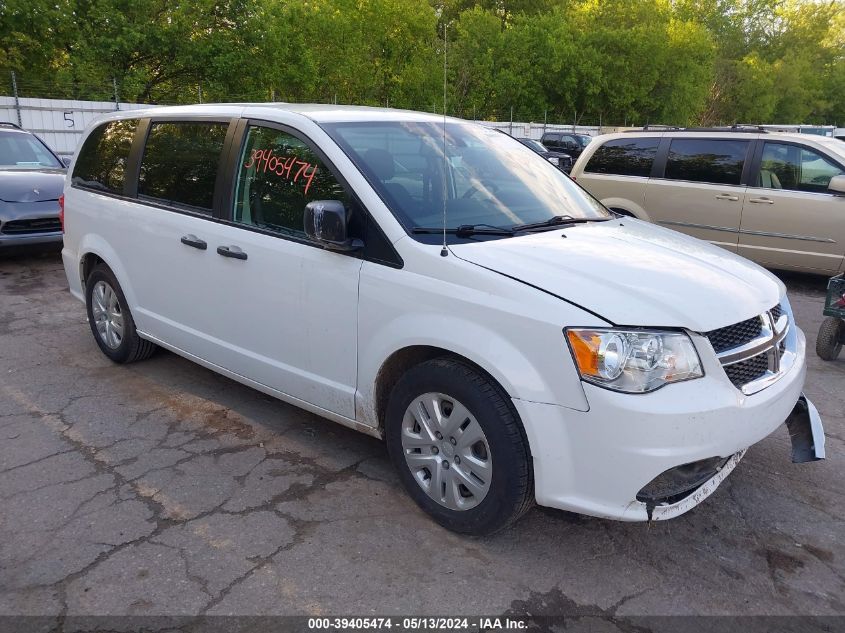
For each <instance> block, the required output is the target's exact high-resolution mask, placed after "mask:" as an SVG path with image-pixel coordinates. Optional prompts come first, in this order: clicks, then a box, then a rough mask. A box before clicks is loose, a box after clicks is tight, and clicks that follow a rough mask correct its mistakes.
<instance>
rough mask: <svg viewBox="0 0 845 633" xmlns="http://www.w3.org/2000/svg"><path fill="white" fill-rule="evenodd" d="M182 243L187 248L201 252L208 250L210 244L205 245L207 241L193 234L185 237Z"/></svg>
mask: <svg viewBox="0 0 845 633" xmlns="http://www.w3.org/2000/svg"><path fill="white" fill-rule="evenodd" d="M181 242H182V244H184V245H185V246H191V247H192V248H198V249H200V250H201V251H204V250H205V249H207V248H208V244H206V243H205V240H201V239H200V238H198V237H197V236H196V235H194V234H193V233H189V234H188V235H183V236H182V240H181Z"/></svg>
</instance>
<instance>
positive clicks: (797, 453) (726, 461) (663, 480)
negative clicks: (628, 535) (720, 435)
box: [637, 393, 825, 521]
mask: <svg viewBox="0 0 845 633" xmlns="http://www.w3.org/2000/svg"><path fill="white" fill-rule="evenodd" d="M785 424H786V426H787V429H788V430H789V438H790V440H791V442H792V461H793V463H796V464H803V463H805V462H813V461H818V460H821V459H824V458H825V453H824V444H825V437H824V427H823V425H822V419H821V416H820V415H819V412H818V409H816V407H815V405H813V403H812V402H810V400H809V399H808V398H807V396H805V395H804V394H803V393H802V394H801V397H799V398H798V402H796V403H795V407H793V409H792V413H790V414H789V417H788V418H787V419H786V422H785ZM744 455H745V450H742V451H739V452H737V453H734V454H733V455H731V456H730V457H727V458H726V457H711V458H709V459H703V460H699V461H697V462H693V463H690V464H684V465H682V466H676V467H675V468H671V469H669V470H667V471H665V472H663V473H661V474H660V475H658V476H657V477H655V478H654V479H653V480H652V481H650V482H649V483H648V484H646V485H645V486H644V487H643V488H642V489H641V490H640V491H639V492H638V493H637V501H640V502H642V503H645V504H646V514H647V516H648V520H649V521H651V520H657V519H668V518H671V517H673V516H679V515H681V514H683V513H684V512H686V511H687V510H689V509H690V508H692V507H694V506H696V505H698V504H699V503H701V502H702V501H704V499H706V498H707V497H709V496H710V495H711V494H712V493H713V491H715V490H716V488H717V487H718V486H719V484H720V483H722V481H724V480H725V478H726V477H727V476H728V475H729V474H730V473H731V471H733V469H734V468H736V466H737V464H738V463H739V460H740V459H742V457H743V456H744Z"/></svg>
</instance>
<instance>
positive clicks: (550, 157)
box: [546, 156, 560, 165]
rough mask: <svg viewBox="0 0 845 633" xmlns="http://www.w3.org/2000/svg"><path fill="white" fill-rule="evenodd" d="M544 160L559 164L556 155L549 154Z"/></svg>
mask: <svg viewBox="0 0 845 633" xmlns="http://www.w3.org/2000/svg"><path fill="white" fill-rule="evenodd" d="M546 160H547V161H549V162H550V163H551V164H552V165H560V159H559V158H558V157H557V156H549V157H548V158H547V159H546Z"/></svg>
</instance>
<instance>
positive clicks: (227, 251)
mask: <svg viewBox="0 0 845 633" xmlns="http://www.w3.org/2000/svg"><path fill="white" fill-rule="evenodd" d="M217 254H218V255H222V256H223V257H232V258H233V259H246V253H244V252H243V251H242V250H241V249H240V248H238V247H237V246H218V247H217Z"/></svg>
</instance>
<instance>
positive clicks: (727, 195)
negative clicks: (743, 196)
mask: <svg viewBox="0 0 845 633" xmlns="http://www.w3.org/2000/svg"><path fill="white" fill-rule="evenodd" d="M716 200H730V201H731V202H736V201H737V200H739V196H735V195H733V194H731V193H720V194H718V195H717V196H716Z"/></svg>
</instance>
